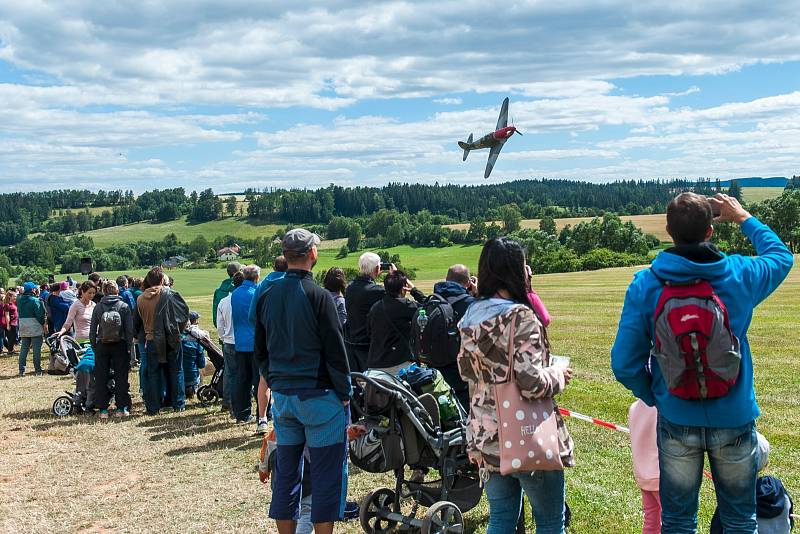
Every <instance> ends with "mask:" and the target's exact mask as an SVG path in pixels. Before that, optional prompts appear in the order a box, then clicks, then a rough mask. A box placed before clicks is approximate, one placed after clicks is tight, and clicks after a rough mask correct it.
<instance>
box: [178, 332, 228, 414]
mask: <svg viewBox="0 0 800 534" xmlns="http://www.w3.org/2000/svg"><path fill="white" fill-rule="evenodd" d="M187 333H188V334H189V335H190V336H192V337H193V338H195V339H196V340H197V341H198V343H200V345H201V346H202V347H203V348H204V349H206V353H207V354H208V357H209V359H210V360H211V364H212V365H213V366H214V374H213V375H211V382H210V383H208V384H203V385H202V386H200V387H199V388H197V399H198V400H199V401H200V404H202V405H203V406H208V405H209V404H214V403H215V402H217V401H218V400H219V399H221V398H222V381H223V380H222V379H223V376H224V374H225V358H224V357H223V355H222V349H220V348H219V347H218V346H217V345H216V343H214V342H213V341H211V337H210V336H209V335H208V332H206V331H205V330H201V329H200V328H197V327H192V328H189V330H187Z"/></svg>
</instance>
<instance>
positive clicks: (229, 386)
mask: <svg viewBox="0 0 800 534" xmlns="http://www.w3.org/2000/svg"><path fill="white" fill-rule="evenodd" d="M222 357H223V358H224V359H225V371H224V372H223V373H222V403H223V404H224V405H225V406H227V407H228V410H229V411H230V413H231V415H233V407H232V405H231V395H232V394H233V381H234V378H235V377H236V373H237V372H238V367H237V364H236V345H234V344H233V343H223V344H222Z"/></svg>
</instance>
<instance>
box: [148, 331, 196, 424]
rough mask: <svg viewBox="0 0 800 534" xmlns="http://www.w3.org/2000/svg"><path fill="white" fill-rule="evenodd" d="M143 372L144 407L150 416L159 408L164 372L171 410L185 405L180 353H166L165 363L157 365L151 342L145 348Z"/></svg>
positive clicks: (156, 357)
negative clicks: (164, 373)
mask: <svg viewBox="0 0 800 534" xmlns="http://www.w3.org/2000/svg"><path fill="white" fill-rule="evenodd" d="M145 351H146V356H145V365H144V367H145V372H144V387H143V388H142V391H143V397H144V405H145V407H146V408H147V412H148V413H150V414H156V413H158V410H159V409H160V408H161V393H162V380H163V379H162V376H163V372H164V371H166V375H167V380H166V386H167V387H166V389H167V394H168V396H169V398H168V399H167V403H169V404H170V405H171V406H172V407H173V408H176V409H180V408H183V407H185V405H186V392H185V390H184V387H183V365H182V364H183V362H182V361H181V358H180V353H179V352H177V351H170V352H168V353H167V361H166V363H163V364H162V363H159V361H158V352H157V351H156V345H155V343H153V342H148V343H146V346H145Z"/></svg>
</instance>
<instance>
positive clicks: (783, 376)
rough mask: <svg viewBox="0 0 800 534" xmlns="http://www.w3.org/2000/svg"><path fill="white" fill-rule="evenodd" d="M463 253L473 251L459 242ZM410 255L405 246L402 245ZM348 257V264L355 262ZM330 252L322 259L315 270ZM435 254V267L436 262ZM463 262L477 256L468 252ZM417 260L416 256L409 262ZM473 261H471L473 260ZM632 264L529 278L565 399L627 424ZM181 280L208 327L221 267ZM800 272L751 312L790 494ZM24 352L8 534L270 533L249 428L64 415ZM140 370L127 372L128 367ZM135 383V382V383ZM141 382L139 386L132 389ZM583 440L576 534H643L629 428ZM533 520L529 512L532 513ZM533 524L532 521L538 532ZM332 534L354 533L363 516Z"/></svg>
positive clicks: (6, 479) (589, 432) (575, 477)
mask: <svg viewBox="0 0 800 534" xmlns="http://www.w3.org/2000/svg"><path fill="white" fill-rule="evenodd" d="M451 252H452V251H451V250H450V249H445V250H443V251H440V254H439V256H437V255H436V254H434V253H433V252H431V254H430V256H429V257H427V258H426V261H430V265H423V264H421V263H417V264H416V265H417V266H418V267H420V272H422V273H426V275H427V273H436V275H435V276H431V278H429V279H420V280H419V281H418V285H419V286H420V287H421V288H422V289H423V291H426V292H427V291H430V288H431V286H432V284H433V282H434V280H435V279H438V278H440V276H441V275H440V274H439V273H441V272H442V271H441V270H440V267H442V266H445V265H448V264H449V263H451V257H448V255H449V254H451ZM460 252H461V254H462V255H463V256H464V257H466V256H468V255H470V254H473V253H474V254H476V253H477V249H475V251H474V252H473V250H471V248H470V250H468V251H465V250H462V251H460ZM401 255H402V252H401ZM354 259H355V257H353V258H347V261H352V260H354ZM326 261H327V259H326V258H323V259H322V261H320V265H319V267H320V268H322V267H323V266H324V265H323V264H325V262H326ZM434 262H438V264H435V265H434ZM467 263H470V262H469V261H467ZM409 264H412V265H413V264H415V262H411V261H409ZM472 265H473V266H474V264H472ZM635 270H636V269H633V268H629V269H610V270H605V271H594V272H590V273H570V274H559V275H545V276H538V277H536V278H535V286H536V288H537V290H538V291H539V293H540V295H541V296H542V299H543V300H544V302H546V303H547V305H548V306H549V308H550V311H551V313H552V315H553V317H554V322H553V324H552V326H551V329H550V337H551V342H552V346H553V350H554V351H555V352H558V353H559V354H564V355H568V356H570V357H571V358H572V361H573V367H574V368H575V369H576V379H575V380H574V381H573V383H572V384H571V386H570V387H569V388H568V389H567V391H566V392H565V393H564V394H563V395H561V396H560V398H559V399H558V400H559V403H560V404H561V405H562V406H564V407H566V408H570V409H573V410H575V411H578V412H582V413H585V414H587V415H591V416H595V417H600V418H603V419H606V420H609V421H614V422H619V423H624V422H625V420H626V414H627V408H628V406H629V404H630V403H631V402H632V400H633V399H632V398H631V396H630V395H629V393H628V392H627V391H626V390H625V389H624V388H622V387H621V386H620V385H619V384H617V383H616V382H615V381H614V378H613V376H612V374H611V371H610V369H609V356H608V354H609V349H610V347H611V344H612V342H613V338H614V334H615V330H616V323H617V320H618V316H619V311H620V308H621V305H622V301H623V298H624V294H625V288H626V286H627V283H628V282H629V281H630V279H631V276H632V274H633V272H634V271H635ZM173 274H174V276H175V279H176V289H178V290H180V291H181V292H182V293H183V294H184V295H186V297H187V300H188V301H189V303H190V306H191V307H192V308H193V309H197V310H198V311H200V313H201V314H202V315H203V317H202V319H201V323H202V324H203V326H205V327H208V326H209V325H210V321H209V318H210V317H209V315H210V308H211V298H210V294H211V292H212V291H213V288H214V287H216V286H217V284H218V283H219V281H220V279H222V278H223V273H222V272H221V271H175V272H174V273H173ZM798 291H800V272H799V271H798V269H797V268H796V269H795V270H794V271H793V272H792V274H791V275H790V277H789V279H788V280H787V282H786V283H784V285H783V286H782V287H781V288H780V290H779V291H778V292H777V293H776V294H775V295H773V296H772V297H771V298H770V299H769V300H767V301H766V302H765V303H764V304H762V305H761V306H760V307H759V309H758V310H757V311H756V313H755V315H754V319H753V324H752V326H751V328H750V334H749V339H750V344H751V346H752V349H753V353H754V355H755V356H754V358H755V364H756V373H755V380H756V389H757V392H758V397H759V399H760V403H761V407H762V411H763V414H764V415H763V416H762V418H761V419H760V420H759V429H760V431H761V432H762V433H764V434H765V435H766V436H767V438H768V439H769V440H770V441H771V443H772V447H773V450H772V454H771V455H770V468H769V471H770V472H771V473H773V474H775V475H777V476H779V477H781V478H782V480H783V481H784V483H785V484H786V486H787V487H788V488H789V491H790V492H794V494H795V495H797V494H798V493H800V447H798V443H800V411H798V406H799V405H800V402H798V396H797V390H798V386H800V378H798V376H800V363H798V360H797V354H798V353H800V338H798V337H797V336H796V335H793V325H794V324H796V318H797V317H798V316H799V315H800V299H798V298H797V294H798ZM15 374H16V360H15V359H14V358H12V357H3V358H0V383H2V384H3V386H4V387H3V388H2V390H0V443H2V451H3V462H1V463H0V494H2V495H3V496H4V498H3V499H0V517H2V518H3V521H2V527H0V531H4V532H52V531H66V532H132V531H136V532H159V533H161V532H173V531H179V530H180V531H184V532H209V531H224V532H233V531H235V532H263V531H267V532H274V527H273V525H272V524H271V523H270V522H268V521H267V519H266V508H267V506H268V503H269V499H270V497H269V491H268V489H267V488H265V487H264V486H262V485H261V484H260V483H259V482H258V478H257V475H256V473H255V472H254V465H255V462H256V456H257V453H258V448H259V444H260V442H259V440H258V438H257V437H255V436H253V435H252V433H251V432H252V428H250V427H247V428H245V427H243V426H236V425H233V424H231V423H230V422H229V421H228V420H227V418H226V417H225V416H223V415H222V414H221V413H220V412H219V410H218V409H212V408H209V409H206V408H202V407H200V406H198V405H197V404H196V403H194V402H192V403H190V404H189V408H188V409H187V411H186V412H185V413H182V414H172V413H169V414H165V415H162V416H159V417H157V418H148V417H145V416H144V415H143V407H142V405H141V401H140V399H139V397H138V395H135V396H134V398H135V406H134V416H133V417H131V418H130V419H128V420H125V421H116V420H111V421H107V422H102V421H98V420H96V419H94V418H92V417H83V416H76V417H69V418H66V419H62V420H58V419H55V418H54V417H52V416H51V415H50V412H49V410H50V406H51V404H52V402H53V400H54V399H55V398H56V396H58V394H59V393H60V392H61V391H62V390H65V389H70V388H71V387H72V384H71V382H70V380H69V379H68V378H61V377H51V376H45V377H26V378H22V379H19V378H15V377H14V375H15ZM132 378H133V375H132ZM134 382H135V379H134ZM137 390H138V387H137V386H136V385H135V384H134V385H133V386H132V391H134V392H135V391H137ZM567 425H568V427H569V429H570V432H571V433H572V435H573V437H574V439H575V443H576V450H577V452H576V457H577V464H578V465H577V467H575V468H573V469H570V470H568V472H567V496H568V500H569V503H570V506H571V507H572V510H573V526H572V528H571V529H570V532H571V533H580V534H584V533H601V534H606V533H608V534H634V533H638V532H641V514H640V512H639V492H638V489H637V488H636V485H635V483H634V480H633V473H632V469H631V464H630V450H629V443H628V440H627V437H626V436H625V435H624V434H620V433H616V432H613V431H611V430H606V429H603V428H600V427H595V426H590V425H587V424H585V423H582V422H580V421H575V420H567ZM387 484H389V485H391V484H390V478H389V477H386V476H379V475H370V474H366V473H363V472H359V471H357V470H355V469H354V470H353V472H352V474H351V479H350V486H349V494H350V498H351V499H360V498H362V497H364V496H365V495H366V494H367V493H369V492H370V491H371V490H373V489H375V488H377V487H381V486H384V485H387ZM713 508H714V497H713V488H712V486H711V484H710V483H709V482H708V481H704V482H703V490H702V505H701V514H700V515H701V526H700V532H707V531H708V522H709V520H710V517H711V513H712V511H713ZM487 514H488V509H487V506H486V503H485V501H483V502H482V503H481V504H480V505H479V506H478V507H477V508H476V509H474V510H472V511H470V512H469V513H468V514H466V517H467V531H468V532H470V533H481V532H485V529H486V521H487ZM528 515H530V514H528ZM530 531H531V532H532V530H530ZM337 532H346V533H356V532H360V528H359V526H358V524H357V523H356V522H350V523H346V524H343V525H341V526H339V527H338V528H337Z"/></svg>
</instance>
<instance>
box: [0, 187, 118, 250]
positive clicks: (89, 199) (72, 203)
mask: <svg viewBox="0 0 800 534" xmlns="http://www.w3.org/2000/svg"><path fill="white" fill-rule="evenodd" d="M132 201H133V191H125V192H122V191H97V192H92V191H87V190H84V191H79V190H71V189H60V190H55V191H43V192H31V193H3V194H0V245H13V244H14V243H19V242H20V241H22V240H23V239H25V237H26V236H27V235H28V233H29V232H31V231H37V230H39V229H40V226H41V224H42V223H43V222H44V221H46V220H47V219H48V217H50V214H51V212H52V211H53V210H60V209H82V208H86V207H90V206H114V205H118V204H125V203H128V202H132Z"/></svg>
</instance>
